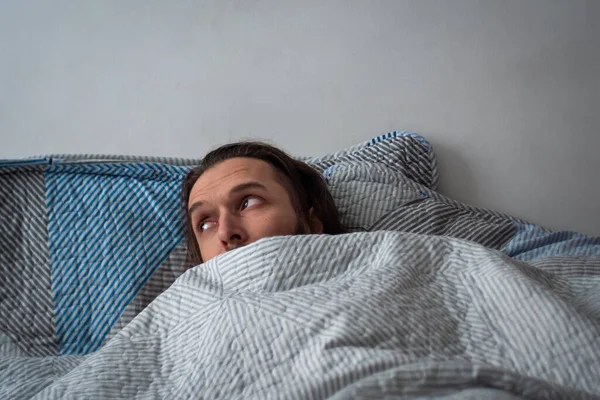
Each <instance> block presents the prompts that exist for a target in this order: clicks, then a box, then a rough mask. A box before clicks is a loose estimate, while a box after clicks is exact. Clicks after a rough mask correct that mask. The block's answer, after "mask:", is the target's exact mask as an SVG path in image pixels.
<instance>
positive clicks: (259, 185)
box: [187, 181, 267, 216]
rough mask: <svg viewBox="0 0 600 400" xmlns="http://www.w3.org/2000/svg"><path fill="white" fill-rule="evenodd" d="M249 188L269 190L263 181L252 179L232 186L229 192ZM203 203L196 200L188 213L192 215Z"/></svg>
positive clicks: (237, 191)
mask: <svg viewBox="0 0 600 400" xmlns="http://www.w3.org/2000/svg"><path fill="white" fill-rule="evenodd" d="M248 189H262V190H267V188H266V186H265V185H263V184H262V183H259V182H256V181H252V182H245V183H240V184H239V185H236V186H234V187H233V188H231V190H229V193H239V192H243V191H244V190H248ZM203 205H204V202H203V201H201V200H200V201H197V202H195V203H194V204H192V205H191V206H190V208H188V211H187V213H188V215H189V216H192V214H193V213H194V211H196V210H197V209H198V208H200V207H202V206H203Z"/></svg>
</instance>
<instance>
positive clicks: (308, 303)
mask: <svg viewBox="0 0 600 400" xmlns="http://www.w3.org/2000/svg"><path fill="white" fill-rule="evenodd" d="M304 160H305V161H306V162H308V163H309V164H310V165H312V166H313V167H314V168H315V169H316V170H318V171H319V172H320V173H322V175H323V177H324V178H325V180H326V181H327V184H328V186H329V189H330V191H331V193H332V196H333V198H334V200H335V202H336V204H337V205H338V207H339V209H340V215H341V218H342V222H343V223H344V224H346V225H347V226H350V227H352V228H356V230H357V231H374V232H373V233H367V232H364V233H353V234H348V235H344V236H340V237H327V236H306V237H288V238H271V239H265V240H262V241H260V242H258V243H256V244H253V245H251V246H248V247H247V248H243V249H239V250H236V251H234V252H231V253H228V254H226V255H223V256H221V257H219V258H217V259H215V260H214V261H212V260H211V262H209V263H207V264H205V265H202V266H198V267H196V268H193V269H192V270H190V271H189V272H187V273H186V274H184V275H183V276H182V274H183V272H184V271H185V269H186V267H187V266H186V264H185V257H184V255H185V248H184V246H183V245H182V243H181V242H182V229H181V228H182V227H181V214H180V209H179V198H178V196H179V190H180V187H181V180H182V179H183V177H184V176H185V173H186V172H187V171H188V170H189V168H190V166H191V165H194V164H196V163H197V162H198V160H182V159H163V158H156V157H125V156H101V155H93V156H86V155H77V156H70V155H56V156H45V157H40V158H38V159H31V160H16V161H0V399H5V398H7V399H12V398H14V399H21V398H32V397H37V398H77V399H78V398H131V397H142V398H154V397H168V398H207V399H212V398H259V399H263V398H277V399H279V398H308V399H317V398H325V397H332V398H381V397H384V396H388V397H397V398H414V397H427V396H430V397H436V396H437V397H447V398H457V397H458V398H514V396H518V397H525V398H586V397H588V398H594V396H599V395H600V390H599V387H598V383H597V382H598V381H600V378H598V377H600V371H599V367H598V348H599V347H600V344H599V342H598V337H600V335H599V331H598V330H599V327H598V324H599V320H600V297H599V293H600V281H599V279H600V278H599V276H600V238H590V237H586V236H585V235H581V234H579V233H576V232H552V231H549V230H546V229H544V228H542V227H539V226H535V225H532V224H529V223H527V222H526V221H523V220H521V219H518V218H514V217H512V216H508V215H503V214H501V213H497V212H495V211H493V210H485V209H481V208H477V207H472V206H469V205H466V204H462V203H459V202H457V201H454V200H452V199H449V198H447V197H445V196H443V195H441V194H440V193H438V192H437V191H436V188H437V183H438V170H437V164H436V160H435V155H434V153H433V151H432V147H431V146H430V144H429V143H428V142H427V141H426V140H425V139H424V138H422V137H420V136H418V135H416V134H413V133H410V132H390V133H388V134H386V135H382V136H379V137H376V138H374V139H372V140H370V141H369V142H366V143H363V144H359V145H357V146H353V147H350V148H348V149H345V150H342V151H340V152H337V153H333V154H329V155H325V156H322V157H317V158H306V159H304ZM140 205H143V206H140ZM375 231H377V232H375ZM178 278H179V280H177V281H176V279H178ZM173 282H175V283H174V284H173ZM172 284H173V286H171V285H172ZM170 286H171V287H170ZM169 287H170V288H169ZM167 289H168V290H167ZM161 293H162V294H161ZM157 296H158V297H157Z"/></svg>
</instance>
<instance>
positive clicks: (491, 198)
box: [0, 0, 600, 235]
mask: <svg viewBox="0 0 600 400" xmlns="http://www.w3.org/2000/svg"><path fill="white" fill-rule="evenodd" d="M598 20H600V2H598V1H595V0H589V1H584V0H562V1H558V0H502V1H495V0H489V1H474V0H473V1H468V0H454V1H444V0H440V1H427V0H418V1H402V0H389V1H384V0H381V1H366V0H365V1H359V0H356V1H346V0H345V1H334V0H310V1H309V0H302V1H301V0H295V1H292V0H290V1H277V0H249V1H241V0H240V1H231V0H213V1H184V0H175V1H149V0H143V1H142V0H129V1H123V0H119V1H112V0H111V1H108V0H102V1H92V0H83V1H81V0H77V1H76V0H71V1H2V2H0V90H1V94H2V95H1V96H0V134H1V135H2V136H1V141H0V144H1V147H0V157H2V158H16V157H22V156H30V155H34V154H48V153H105V154H106V153H112V154H135V155H162V156H178V157H200V156H202V155H203V154H204V153H205V152H206V151H207V150H208V149H210V148H212V147H214V146H215V145H217V144H221V143H225V142H228V141H231V140H235V139H241V138H249V137H259V138H264V139H270V140H271V141H272V142H274V143H276V144H279V145H280V146H282V147H283V148H285V149H286V150H288V151H290V152H292V153H293V154H296V155H318V154H323V153H326V152H329V151H333V150H337V149H341V148H343V147H346V146H348V145H352V144H355V143H358V142H362V141H365V140H368V139H370V138H371V137H373V136H376V135H379V134H382V133H386V132H387V131H390V130H403V129H406V130H412V131H416V132H418V133H420V134H422V135H424V136H425V137H426V138H428V139H429V140H430V142H431V143H432V144H433V146H434V148H435V150H436V152H437V154H438V158H439V166H440V171H441V191H442V192H443V193H445V194H447V195H449V196H451V197H454V198H456V199H459V200H461V201H465V202H468V203H471V204H474V205H478V206H484V207H489V208H493V209H497V210H499V211H503V212H507V213H511V214H514V215H517V216H520V217H523V218H526V219H528V220H530V221H531V222H534V223H538V224H542V225H543V226H546V227H549V228H553V229H572V230H579V231H582V232H584V233H588V234H594V235H600V183H599V176H600V157H599V156H598V155H597V154H598V152H599V150H600V101H599V93H600V24H598V22H597V21H598Z"/></svg>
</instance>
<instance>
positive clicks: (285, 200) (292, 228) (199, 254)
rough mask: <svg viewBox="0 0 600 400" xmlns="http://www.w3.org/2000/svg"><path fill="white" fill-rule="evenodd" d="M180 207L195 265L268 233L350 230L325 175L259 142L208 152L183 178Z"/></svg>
mask: <svg viewBox="0 0 600 400" xmlns="http://www.w3.org/2000/svg"><path fill="white" fill-rule="evenodd" d="M182 207H183V209H184V213H185V226H186V229H185V238H186V242H187V246H188V261H189V263H190V264H191V265H197V264H200V263H202V262H205V261H208V260H210V259H211V258H213V257H215V256H217V255H219V254H222V253H224V252H226V251H229V250H232V249H235V248H237V247H241V246H245V245H247V244H250V243H252V242H255V241H257V240H258V239H261V238H264V237H269V236H278V235H296V234H308V233H327V234H338V233H344V232H346V229H345V228H344V226H343V225H342V224H341V222H340V217H339V213H338V210H337V208H336V206H335V203H334V201H333V198H332V197H331V194H330V193H329V191H328V189H327V185H326V183H325V182H324V180H323V179H322V178H321V175H320V174H319V173H318V172H317V171H315V170H314V169H313V168H311V167H310V166H308V165H307V164H305V163H303V162H301V161H298V160H294V159H293V158H291V157H290V156H289V155H287V154H286V153H285V152H283V151H281V150H279V149H277V148H275V147H273V146H270V145H267V144H264V143H259V142H239V143H232V144H227V145H225V146H222V147H219V148H218V149H216V150H213V151H211V152H210V153H208V154H207V155H206V156H205V157H204V159H203V160H202V162H201V163H200V165H199V166H197V167H195V168H193V169H192V170H191V171H190V172H189V173H188V174H187V176H186V178H185V180H184V181H183V187H182Z"/></svg>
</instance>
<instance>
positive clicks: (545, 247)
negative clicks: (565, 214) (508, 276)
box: [504, 224, 600, 261]
mask: <svg viewBox="0 0 600 400" xmlns="http://www.w3.org/2000/svg"><path fill="white" fill-rule="evenodd" d="M515 225H516V228H517V230H516V233H515V236H513V238H512V240H511V241H510V242H508V243H507V244H506V247H505V249H504V252H505V253H506V254H507V255H509V256H510V257H513V258H516V259H518V260H522V261H532V260H535V259H537V258H541V257H544V258H546V257H559V256H560V257H581V256H587V257H589V256H597V257H598V256H600V237H590V236H586V235H584V234H582V233H577V232H570V231H559V232H552V231H549V230H547V229H544V228H540V227H539V226H535V225H531V224H515Z"/></svg>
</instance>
